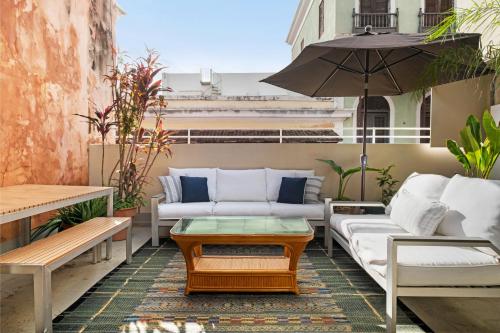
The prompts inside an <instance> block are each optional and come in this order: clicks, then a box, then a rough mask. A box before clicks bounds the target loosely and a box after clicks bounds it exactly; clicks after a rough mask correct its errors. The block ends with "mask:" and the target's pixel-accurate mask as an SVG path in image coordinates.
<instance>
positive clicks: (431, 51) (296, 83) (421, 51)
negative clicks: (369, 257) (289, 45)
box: [262, 31, 481, 200]
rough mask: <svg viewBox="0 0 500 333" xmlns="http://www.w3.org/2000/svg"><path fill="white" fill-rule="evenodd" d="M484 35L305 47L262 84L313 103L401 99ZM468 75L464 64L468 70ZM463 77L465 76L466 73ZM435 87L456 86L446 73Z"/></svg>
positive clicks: (364, 162)
mask: <svg viewBox="0 0 500 333" xmlns="http://www.w3.org/2000/svg"><path fill="white" fill-rule="evenodd" d="M480 38H481V35H480V34H456V35H453V36H450V37H448V38H446V39H444V40H436V41H432V42H427V40H426V39H427V36H426V35H425V34H372V33H370V32H368V31H367V32H366V33H364V34H360V35H355V36H352V37H346V38H338V39H334V40H331V41H327V42H323V43H316V44H311V45H309V46H307V47H306V48H305V49H304V50H303V51H302V53H301V54H300V55H299V56H298V57H297V58H296V59H295V60H294V61H293V62H292V63H291V64H290V65H289V66H288V67H286V68H285V69H283V70H282V71H280V72H279V73H276V74H274V75H272V76H270V77H268V78H266V79H264V80H262V82H266V83H270V84H272V85H275V86H278V87H281V88H284V89H288V90H291V91H295V92H298V93H301V94H303V95H307V96H311V97H335V96H338V97H347V96H364V99H365V100H367V98H368V96H389V95H401V94H404V93H406V92H410V91H414V90H416V89H418V88H419V84H420V82H419V81H420V80H419V76H420V75H422V74H421V73H422V71H423V70H424V69H425V67H426V66H427V65H429V64H430V63H431V62H432V61H433V60H435V59H436V58H437V57H438V56H439V55H440V54H441V53H442V52H446V50H449V49H452V48H463V47H470V48H475V49H478V48H479V42H480ZM464 70H465V64H464ZM464 73H465V71H464ZM433 80H434V81H435V83H436V84H444V83H448V82H452V81H454V80H456V76H455V77H451V76H450V75H449V74H447V73H445V72H443V73H442V74H441V76H440V77H437V78H433ZM367 105H368V103H367V102H365V103H364V114H363V151H362V154H361V158H360V160H361V161H360V162H361V200H364V199H365V182H366V168H367V166H368V156H367V154H366V125H367V124H366V123H367V115H368V109H367Z"/></svg>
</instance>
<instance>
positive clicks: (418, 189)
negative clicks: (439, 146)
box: [385, 172, 450, 215]
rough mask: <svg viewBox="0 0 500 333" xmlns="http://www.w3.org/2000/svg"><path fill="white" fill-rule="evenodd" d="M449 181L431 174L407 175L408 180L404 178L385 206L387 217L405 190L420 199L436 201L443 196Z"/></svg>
mask: <svg viewBox="0 0 500 333" xmlns="http://www.w3.org/2000/svg"><path fill="white" fill-rule="evenodd" d="M449 181H450V178H448V177H445V176H441V175H433V174H419V173H416V172H414V173H412V174H411V175H409V176H408V178H406V180H405V181H404V182H403V184H402V185H401V187H400V188H399V191H398V192H397V193H396V195H395V196H394V197H393V198H392V200H391V202H390V203H389V205H387V207H386V209H385V213H386V214H387V215H390V214H391V209H392V206H393V203H394V202H395V200H396V199H397V197H398V195H399V194H400V193H401V191H403V190H405V189H406V190H407V191H408V192H410V193H412V194H415V195H418V196H420V197H424V198H427V199H429V200H432V201H438V200H439V199H440V198H441V195H442V194H443V191H444V189H445V187H446V185H448V182H449Z"/></svg>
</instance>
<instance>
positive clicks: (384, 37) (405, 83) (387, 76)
mask: <svg viewBox="0 0 500 333" xmlns="http://www.w3.org/2000/svg"><path fill="white" fill-rule="evenodd" d="M480 37H481V35H480V34H456V35H453V37H449V38H447V39H445V40H436V41H432V42H427V40H426V38H427V35H425V34H399V33H388V34H378V35H377V34H372V33H364V34H361V35H355V36H352V37H345V38H338V39H334V40H330V41H327V42H322V43H316V44H311V45H309V46H307V47H306V48H305V49H304V50H303V51H302V53H301V54H300V55H299V56H298V57H297V58H296V59H295V60H294V61H293V62H292V63H291V64H290V65H289V66H287V67H286V68H285V69H283V70H282V71H280V72H278V73H276V74H274V75H272V76H270V77H268V78H266V79H264V80H262V82H266V83H269V84H272V85H275V86H278V87H281V88H284V89H287V90H291V91H294V92H298V93H301V94H303V95H307V96H311V97H336V96H338V97H348V96H360V95H363V90H364V88H365V86H364V74H366V73H368V74H369V83H368V92H369V96H391V95H400V94H403V93H406V92H410V91H414V90H415V89H417V88H419V87H418V82H419V80H418V79H419V75H421V73H422V70H423V69H424V68H425V67H426V66H427V65H428V64H430V63H431V62H432V61H433V60H434V59H435V58H436V57H437V56H438V55H439V54H440V53H442V52H444V51H445V50H447V49H450V48H459V47H465V46H468V47H472V48H478V47H479V43H480ZM450 81H452V79H451V78H450V77H449V76H447V75H445V74H444V73H443V76H442V77H440V78H437V84H443V83H448V82H450Z"/></svg>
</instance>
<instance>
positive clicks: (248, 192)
mask: <svg viewBox="0 0 500 333" xmlns="http://www.w3.org/2000/svg"><path fill="white" fill-rule="evenodd" d="M266 195H267V194H266V171H265V170H264V169H255V170H222V169H217V195H216V199H215V201H217V202H221V201H266Z"/></svg>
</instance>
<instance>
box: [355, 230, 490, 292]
mask: <svg viewBox="0 0 500 333" xmlns="http://www.w3.org/2000/svg"><path fill="white" fill-rule="evenodd" d="M351 249H352V251H353V252H355V255H356V256H357V257H358V259H359V260H360V261H361V262H362V264H363V266H365V268H367V269H369V270H371V271H374V272H376V273H377V274H379V275H380V276H382V277H383V278H385V277H386V275H387V260H386V258H387V235H384V234H362V233H358V234H355V235H353V236H352V239H351ZM398 281H399V282H398V285H400V286H485V285H500V264H499V263H498V262H497V261H496V260H495V258H494V257H492V256H490V255H488V254H485V253H483V252H480V251H478V250H476V249H474V248H460V247H452V246H429V247H417V246H405V247H400V248H399V250H398Z"/></svg>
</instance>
